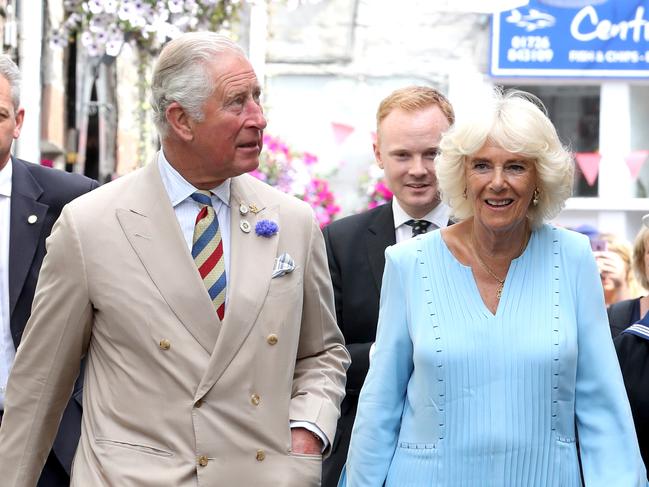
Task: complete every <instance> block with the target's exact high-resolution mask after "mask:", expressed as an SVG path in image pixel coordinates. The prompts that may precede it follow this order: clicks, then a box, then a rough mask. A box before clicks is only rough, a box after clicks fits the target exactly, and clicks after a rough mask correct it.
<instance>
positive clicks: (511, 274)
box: [340, 91, 646, 487]
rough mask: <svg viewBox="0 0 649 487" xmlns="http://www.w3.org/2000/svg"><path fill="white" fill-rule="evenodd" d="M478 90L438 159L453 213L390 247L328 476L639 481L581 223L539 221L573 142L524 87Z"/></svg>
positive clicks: (434, 485)
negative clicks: (369, 343) (357, 383)
mask: <svg viewBox="0 0 649 487" xmlns="http://www.w3.org/2000/svg"><path fill="white" fill-rule="evenodd" d="M484 105H485V106H480V105H474V111H475V116H473V117H465V118H464V119H462V118H460V121H459V122H457V123H456V125H455V126H454V127H453V128H452V129H451V130H450V131H449V132H448V133H447V134H446V135H445V136H444V138H443V139H442V142H441V154H440V155H439V156H438V158H437V161H436V170H437V176H438V179H439V186H440V190H441V193H442V197H443V199H444V201H445V202H446V203H447V204H449V205H450V206H451V208H452V209H453V211H454V214H455V216H456V217H457V218H458V219H459V220H460V221H459V223H456V224H455V225H452V226H451V227H448V228H446V229H443V230H441V231H435V232H433V233H431V234H427V235H425V236H422V237H417V238H414V239H412V240H410V241H408V242H404V243H402V244H399V245H396V246H393V247H390V248H389V249H388V250H387V251H386V267H385V273H384V277H383V286H382V293H381V308H380V315H379V324H378V334H377V339H376V348H375V352H374V355H373V357H372V361H371V366H370V370H369V374H368V376H367V379H366V381H365V385H364V386H363V389H362V392H361V395H360V401H359V406H358V414H357V417H356V422H355V425H354V429H353V433H352V439H351V445H350V450H349V457H348V461H347V467H346V471H345V472H344V473H343V476H342V478H341V482H340V485H342V486H346V487H381V486H383V485H385V486H386V487H411V486H412V487H420V486H421V487H451V486H453V487H464V486H466V487H477V486H479V487H487V486H493V487H554V486H556V487H573V486H574V487H578V486H581V485H582V474H583V481H584V485H585V486H586V487H640V486H645V485H646V476H645V470H644V465H643V463H642V459H641V457H640V452H639V449H638V443H637V440H636V436H635V431H634V427H633V420H632V416H631V411H630V408H629V404H628V400H627V396H626V393H625V390H624V384H623V382H622V377H621V374H620V369H619V366H618V363H617V359H616V355H615V350H614V348H613V344H612V341H611V336H610V332H609V329H608V322H607V317H606V311H605V306H604V298H603V292H602V286H601V283H600V279H599V275H598V271H597V267H596V264H595V261H594V259H593V256H592V253H591V249H590V246H589V242H588V239H587V238H586V237H584V236H581V235H579V234H576V233H573V232H570V231H568V230H564V229H561V228H557V227H554V226H551V225H549V224H546V223H544V221H547V220H549V219H551V218H553V217H554V216H556V215H557V214H558V212H559V211H560V210H561V208H562V207H563V204H564V202H565V200H566V199H567V198H568V196H569V195H570V192H571V187H572V181H573V162H572V157H571V155H570V154H569V153H568V152H567V151H566V150H565V149H564V147H563V146H562V145H561V142H560V141H559V138H558V136H557V133H556V131H555V129H554V127H553V126H552V124H551V122H550V120H549V119H548V117H547V115H546V113H545V109H544V107H543V106H542V104H541V103H540V101H538V100H536V99H534V98H533V97H532V96H531V95H528V94H526V93H522V92H517V91H514V92H507V93H504V94H503V93H502V92H500V91H495V92H494V94H493V96H492V97H491V98H490V99H489V100H488V102H485V103H484ZM580 465H581V471H582V473H580Z"/></svg>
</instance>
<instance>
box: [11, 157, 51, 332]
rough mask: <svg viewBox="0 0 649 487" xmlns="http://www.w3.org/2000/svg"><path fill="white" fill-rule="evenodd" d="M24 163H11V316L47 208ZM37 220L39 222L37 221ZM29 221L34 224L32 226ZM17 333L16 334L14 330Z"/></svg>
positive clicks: (31, 260)
mask: <svg viewBox="0 0 649 487" xmlns="http://www.w3.org/2000/svg"><path fill="white" fill-rule="evenodd" d="M24 164H27V163H24V162H22V161H19V160H16V159H12V170H13V174H12V177H11V202H10V207H11V210H10V213H11V216H10V218H9V219H10V228H11V231H10V232H9V312H10V313H13V311H14V308H15V306H16V302H17V301H18V296H20V293H21V291H22V289H23V285H24V284H25V279H26V278H27V274H28V273H29V270H30V268H31V266H32V262H33V261H34V255H35V253H36V249H37V248H38V245H39V243H40V240H41V238H40V237H41V234H42V232H43V225H44V224H45V216H46V214H47V210H48V208H49V206H48V205H46V204H43V203H40V202H39V201H38V199H39V198H40V197H41V195H42V194H43V188H42V187H41V185H40V184H39V183H38V181H36V179H34V177H33V176H32V175H31V174H30V173H29V170H28V169H27V168H26V167H25V166H24ZM34 216H35V217H36V221H34ZM30 221H31V222H32V223H30ZM13 332H14V333H15V332H16V330H13Z"/></svg>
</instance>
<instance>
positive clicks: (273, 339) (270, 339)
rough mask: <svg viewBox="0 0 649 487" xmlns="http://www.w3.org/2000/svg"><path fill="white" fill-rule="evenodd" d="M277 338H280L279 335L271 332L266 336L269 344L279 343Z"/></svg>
mask: <svg viewBox="0 0 649 487" xmlns="http://www.w3.org/2000/svg"><path fill="white" fill-rule="evenodd" d="M277 340H278V338H277V335H275V334H274V333H271V334H270V335H268V336H267V337H266V341H267V342H268V344H269V345H275V344H276V343H277Z"/></svg>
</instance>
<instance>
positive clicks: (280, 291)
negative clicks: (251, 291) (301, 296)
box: [268, 271, 302, 298]
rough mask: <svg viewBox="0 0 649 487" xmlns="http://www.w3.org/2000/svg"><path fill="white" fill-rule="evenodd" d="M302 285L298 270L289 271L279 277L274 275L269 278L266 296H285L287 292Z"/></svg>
mask: <svg viewBox="0 0 649 487" xmlns="http://www.w3.org/2000/svg"><path fill="white" fill-rule="evenodd" d="M301 287H302V276H301V275H300V274H299V273H298V272H295V271H294V272H291V273H289V274H284V275H283V276H281V277H276V278H275V279H271V280H270V286H269V287H268V297H269V298H270V297H278V296H282V297H283V296H285V295H286V294H288V293H291V292H294V291H296V290H298V289H301Z"/></svg>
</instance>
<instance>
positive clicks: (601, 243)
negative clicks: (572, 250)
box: [590, 238, 608, 252]
mask: <svg viewBox="0 0 649 487" xmlns="http://www.w3.org/2000/svg"><path fill="white" fill-rule="evenodd" d="M590 248H591V249H593V252H605V251H606V250H607V249H608V242H607V241H606V240H602V239H601V238H592V239H590Z"/></svg>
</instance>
